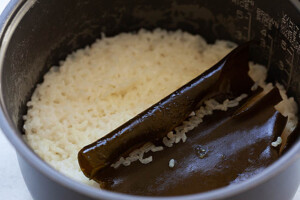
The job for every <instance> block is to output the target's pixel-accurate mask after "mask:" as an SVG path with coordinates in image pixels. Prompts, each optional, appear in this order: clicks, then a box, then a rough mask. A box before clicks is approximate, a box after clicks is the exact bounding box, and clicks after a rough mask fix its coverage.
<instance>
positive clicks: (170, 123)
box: [78, 43, 253, 179]
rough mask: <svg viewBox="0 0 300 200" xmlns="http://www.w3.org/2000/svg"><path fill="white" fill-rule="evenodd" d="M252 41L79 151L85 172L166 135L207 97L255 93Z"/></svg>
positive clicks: (90, 172)
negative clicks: (251, 53) (252, 71)
mask: <svg viewBox="0 0 300 200" xmlns="http://www.w3.org/2000/svg"><path fill="white" fill-rule="evenodd" d="M249 45H250V43H245V44H243V45H241V46H239V47H237V48H236V49H234V50H233V51H232V52H231V53H229V54H228V55H227V56H226V57H224V58H223V59H222V60H221V61H220V62H218V63H217V64H216V65H214V66H213V67H212V68H210V69H209V70H207V71H206V72H204V73H203V74H201V75H200V76H198V77H197V78H195V79H194V80H192V81H190V82H189V83H187V84H186V85H184V86H183V87H181V88H180V89H178V90H177V91H175V92H173V93H172V94H170V95H169V96H167V97H166V98H164V99H162V100H161V101H160V102H158V103H156V104H155V105H153V106H151V107H150V108H148V109H147V110H145V111H144V112H142V113H140V114H139V115H137V116H136V117H134V118H133V119H131V120H129V121H128V122H126V123H125V124H123V125H122V126H120V127H118V128H117V129H115V130H114V131H112V132H111V133H109V134H108V135H106V136H105V137H103V138H101V139H99V140H97V141H96V142H94V143H92V144H90V145H88V146H86V147H84V148H83V149H81V150H80V152H79V153H78V161H79V165H80V167H81V170H82V171H83V173H84V174H85V175H86V176H87V177H88V178H91V179H93V178H94V177H95V175H96V173H97V172H99V171H101V170H103V169H104V168H106V167H107V166H110V165H111V164H112V163H113V162H114V161H116V159H118V158H119V156H120V155H121V154H123V153H124V152H127V151H128V150H129V149H131V148H132V147H136V146H138V145H142V144H143V143H145V142H149V141H155V140H159V139H161V138H163V137H164V136H165V135H166V134H167V133H168V132H169V131H171V130H172V129H174V128H175V127H176V126H178V125H179V124H180V123H182V121H183V120H184V119H186V118H187V117H188V115H189V114H190V113H191V112H192V111H193V110H195V109H196V108H197V107H198V106H199V105H200V104H201V103H202V102H203V101H204V100H206V99H208V98H214V97H218V98H219V97H222V96H223V97H224V96H226V97H227V98H236V97H237V96H239V95H240V94H242V93H246V94H249V93H251V91H250V88H251V86H252V85H253V82H252V80H251V79H250V78H249V76H248V70H249V67H248V59H249V58H248V54H249V52H248V51H249Z"/></svg>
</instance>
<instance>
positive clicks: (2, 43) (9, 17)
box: [0, 0, 300, 200]
mask: <svg viewBox="0 0 300 200" xmlns="http://www.w3.org/2000/svg"><path fill="white" fill-rule="evenodd" d="M35 2H36V0H29V1H25V0H12V1H10V2H9V4H8V6H7V7H6V9H5V10H4V11H3V13H2V15H1V16H0V26H1V25H2V27H0V47H1V48H0V77H1V78H0V82H1V81H2V77H3V75H4V74H3V64H4V58H5V52H6V49H7V47H8V45H9V41H10V39H11V36H12V34H13V32H14V30H15V29H16V27H17V26H18V24H19V22H20V20H21V19H22V17H23V16H24V15H25V14H26V13H27V11H28V10H29V9H30V8H31V7H32V6H34V4H35ZM0 87H1V95H0V107H1V109H0V127H1V129H2V130H3V133H4V134H5V135H6V137H7V138H8V140H9V141H10V142H11V143H12V145H13V146H14V148H15V149H16V151H17V153H18V154H19V155H21V156H22V157H23V159H25V160H26V161H27V162H28V163H29V164H30V165H31V166H32V167H34V168H35V169H37V170H38V171H39V172H40V173H42V174H43V175H45V176H46V177H48V178H49V179H51V180H53V181H54V182H56V183H58V184H60V185H61V186H62V187H66V188H69V189H71V190H74V191H77V192H79V193H81V194H83V195H86V196H88V197H93V198H99V197H101V198H107V199H112V200H117V199H125V200H150V199H152V200H160V199H161V200H162V199H163V200H171V199H172V200H179V199H180V200H194V199H198V200H216V199H223V198H228V197H232V196H234V195H236V194H239V193H242V192H244V191H246V190H250V189H252V188H254V187H256V186H258V185H260V184H262V183H264V182H266V181H268V180H269V179H271V178H272V177H274V176H276V175H277V174H278V173H280V172H281V171H283V170H285V169H286V168H287V167H289V166H290V165H291V164H292V163H293V162H295V161H296V160H298V159H300V141H299V142H297V144H295V145H294V146H293V148H291V149H290V150H289V151H288V152H287V153H286V154H285V155H284V156H282V157H281V158H280V159H278V160H277V161H276V162H275V163H273V164H272V165H271V166H269V167H268V168H267V169H265V170H264V171H262V172H260V173H259V174H258V175H256V176H255V177H253V178H251V179H250V180H246V181H244V182H242V183H239V184H236V185H230V186H228V187H223V188H220V189H216V190H213V191H209V192H204V193H199V194H193V195H185V196H178V197H145V196H133V195H127V194H120V193H115V192H110V191H105V190H99V189H97V188H93V187H90V186H87V185H84V184H82V183H79V182H76V181H74V180H72V179H70V178H68V177H66V176H64V175H63V174H61V173H59V172H58V171H56V170H55V169H53V168H52V167H51V166H49V165H48V164H47V163H46V162H44V161H43V160H42V159H41V158H39V157H38V155H37V154H35V153H34V152H33V151H32V150H31V149H30V147H29V146H28V145H27V144H26V143H25V141H24V140H23V138H22V133H21V132H20V131H19V130H18V129H17V128H16V126H15V125H14V124H13V121H12V119H11V118H10V117H9V114H8V111H7V109H6V106H5V102H4V99H3V95H2V94H3V84H1V85H0Z"/></svg>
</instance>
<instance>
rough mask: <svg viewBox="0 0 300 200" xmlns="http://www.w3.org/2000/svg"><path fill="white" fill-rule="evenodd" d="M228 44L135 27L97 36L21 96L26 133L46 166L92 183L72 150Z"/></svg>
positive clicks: (196, 70)
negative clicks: (132, 31)
mask: <svg viewBox="0 0 300 200" xmlns="http://www.w3.org/2000/svg"><path fill="white" fill-rule="evenodd" d="M234 46H235V45H234V44H233V43H231V42H227V41H217V42H216V43H215V44H212V45H210V44H207V43H206V42H205V40H204V39H203V38H202V37H201V36H195V35H191V34H189V33H186V32H182V31H176V32H167V31H165V30H160V29H157V30H155V31H153V32H149V31H145V30H140V31H139V32H138V33H136V34H127V33H123V34H120V35H117V36H115V37H111V38H103V39H101V40H97V41H96V42H95V43H94V44H92V45H91V46H88V47H86V48H84V49H80V50H77V51H76V52H74V53H72V54H70V55H69V56H68V57H67V58H66V60H65V61H62V62H61V63H60V67H59V68H58V67H52V68H51V70H50V71H49V72H48V73H47V74H46V75H45V76H44V81H43V83H42V84H40V85H38V86H37V88H36V90H35V92H34V94H33V96H32V98H31V100H30V101H29V102H28V104H27V105H28V113H27V115H26V116H25V117H24V119H25V124H24V129H25V133H26V134H25V138H26V140H27V142H28V144H29V145H30V146H31V147H32V148H33V150H34V151H35V152H36V153H37V154H38V155H39V156H40V157H41V158H42V159H44V160H45V161H46V162H47V163H49V164H50V165H51V166H52V167H54V168H55V169H57V170H58V171H60V172H61V173H63V174H65V175H67V176H69V177H71V178H73V179H76V180H78V181H80V182H83V183H87V184H90V185H93V181H89V180H88V179H87V178H86V177H85V176H84V175H83V173H82V172H81V171H80V168H79V165H78V162H77V152H78V151H79V150H80V149H81V148H82V147H83V146H85V145H87V144H89V143H91V142H93V141H95V140H97V139H99V138H101V137H103V136H104V135H105V134H107V133H109V132H110V131H112V130H113V129H115V128H116V127H118V126H119V125H121V124H123V123H124V122H126V121H127V120H129V119H130V118H132V117H134V116H135V115H136V114H138V113H140V112H141V111H143V110H144V109H146V108H148V107H150V106H151V105H152V104H154V103H156V102H157V101H159V100H161V99H162V98H163V97H165V96H166V95H168V94H169V93H171V92H172V91H174V90H176V89H178V88H179V87H180V86H182V85H184V84H185V83H186V82H188V81H190V80H191V79H193V78H195V77H196V76H198V75H199V74H201V73H202V72H204V71H205V70H206V69H207V68H209V67H211V66H212V65H213V64H215V63H216V62H217V61H219V60H220V59H221V58H222V57H223V56H225V55H226V54H227V53H229V52H230V51H231V50H232V49H233V48H234Z"/></svg>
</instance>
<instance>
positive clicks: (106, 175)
mask: <svg viewBox="0 0 300 200" xmlns="http://www.w3.org/2000/svg"><path fill="white" fill-rule="evenodd" d="M254 99H256V98H254ZM248 101H252V100H251V99H248V100H247V102H246V103H244V105H248V106H243V105H242V107H243V110H240V108H239V107H240V106H238V107H234V108H231V109H229V110H228V111H226V112H224V111H217V112H214V113H213V115H210V116H206V117H205V118H204V121H203V123H201V124H199V126H198V127H197V128H195V129H194V130H192V131H190V132H189V133H187V137H188V139H187V141H186V142H185V143H178V144H176V145H174V146H173V147H171V148H165V149H164V150H163V151H159V152H155V153H153V154H152V155H153V157H154V160H153V162H151V163H149V164H146V165H144V164H141V163H140V162H133V163H131V165H130V166H127V167H125V166H120V167H119V168H117V169H114V168H112V167H107V168H104V169H103V170H100V171H99V172H98V173H97V175H96V176H95V177H94V180H96V181H98V182H99V183H101V187H102V188H104V189H107V190H111V191H116V192H121V193H128V194H135V195H149V196H173V195H185V194H193V193H199V192H204V191H208V190H212V189H216V188H220V187H223V186H226V185H229V184H237V183H239V182H241V181H244V180H247V179H249V178H250V177H252V176H253V175H255V174H257V173H259V172H261V171H262V170H264V169H265V168H266V167H267V166H269V165H270V164H272V163H273V162H274V161H275V160H277V159H278V158H279V148H274V147H272V146H271V143H272V141H274V140H276V138H277V137H278V136H280V135H281V133H282V131H283V129H284V127H285V124H286V120H287V119H286V118H285V117H283V116H282V115H281V114H280V113H279V112H278V111H276V110H275V109H274V105H276V104H277V103H278V102H279V101H281V97H280V94H279V92H278V89H277V88H275V89H273V90H272V91H270V92H269V93H268V94H266V95H265V96H263V97H261V98H258V99H256V101H255V102H251V104H249V102H248ZM199 149H204V150H205V156H201V155H200V156H199V153H198V150H199ZM170 159H174V160H175V161H176V163H175V166H174V167H173V168H170V167H169V161H170Z"/></svg>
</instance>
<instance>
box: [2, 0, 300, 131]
mask: <svg viewBox="0 0 300 200" xmlns="http://www.w3.org/2000/svg"><path fill="white" fill-rule="evenodd" d="M295 3H296V4H297V2H296V1H295ZM299 24H300V17H299V11H298V10H297V9H296V7H295V5H293V4H292V3H290V2H288V1H284V2H283V1H281V0H274V1H272V3H271V2H270V1H267V0H263V1H258V0H257V1H254V0H224V1H219V0H202V1H196V0H177V1H171V0H159V1H157V0H155V1H149V0H142V1H136V0H135V1H133V0H131V1H123V0H110V1H98V0H76V1H74V0H51V1H49V0H39V1H37V2H36V3H35V4H34V6H33V7H31V8H30V9H29V11H28V12H27V13H26V14H25V16H24V17H23V18H22V20H21V21H20V23H19V25H18V26H17V28H16V30H15V31H14V33H13V34H12V37H11V40H10V42H9V44H8V48H7V51H6V54H5V55H6V56H5V60H4V65H3V67H4V68H3V74H2V85H3V87H2V90H3V96H4V100H5V103H6V105H7V109H8V112H9V114H10V115H11V118H12V119H13V121H14V123H15V124H16V126H18V128H19V130H20V132H22V128H21V127H22V124H23V121H22V115H24V114H25V113H26V106H25V104H26V102H27V101H28V100H29V99H30V96H31V95H32V92H33V90H34V88H35V86H36V84H37V83H39V82H41V81H42V76H43V75H44V74H45V73H46V72H47V71H48V69H49V68H50V67H51V66H53V65H58V62H59V61H60V60H62V59H64V58H65V57H66V55H68V54H69V53H71V52H72V51H74V50H76V49H78V48H81V47H84V46H86V45H88V44H91V43H92V42H93V41H95V39H96V38H100V36H101V32H104V33H105V34H106V35H107V36H112V35H115V34H118V33H120V32H131V31H137V30H139V29H140V28H145V29H149V30H152V29H154V28H156V27H161V28H164V29H168V30H177V29H182V30H185V31H189V32H191V33H194V34H200V35H202V36H204V37H205V39H207V40H208V41H209V42H214V41H215V40H216V39H228V40H232V41H234V42H237V43H241V42H243V41H247V40H250V39H257V40H258V41H259V42H260V48H256V49H255V50H253V52H252V53H253V54H252V57H253V59H254V60H255V61H257V62H260V63H262V64H265V65H266V66H267V67H268V68H269V75H270V80H271V81H279V82H280V83H282V84H283V85H284V86H286V87H287V88H288V89H289V93H290V94H292V95H293V96H295V97H296V100H297V101H298V102H299V98H300V88H299V87H300V85H299V84H300V83H299V81H297V80H299V78H300V59H299V53H300V32H299V27H298V25H299Z"/></svg>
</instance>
